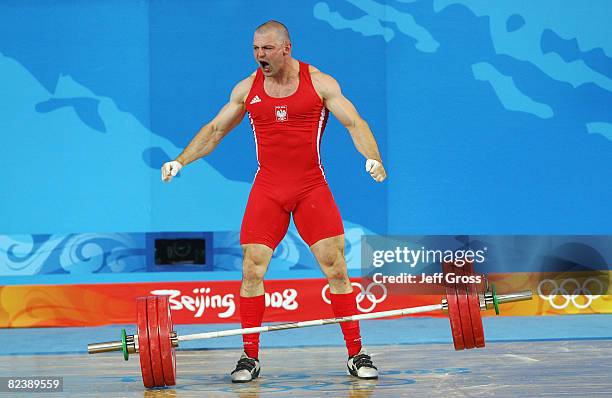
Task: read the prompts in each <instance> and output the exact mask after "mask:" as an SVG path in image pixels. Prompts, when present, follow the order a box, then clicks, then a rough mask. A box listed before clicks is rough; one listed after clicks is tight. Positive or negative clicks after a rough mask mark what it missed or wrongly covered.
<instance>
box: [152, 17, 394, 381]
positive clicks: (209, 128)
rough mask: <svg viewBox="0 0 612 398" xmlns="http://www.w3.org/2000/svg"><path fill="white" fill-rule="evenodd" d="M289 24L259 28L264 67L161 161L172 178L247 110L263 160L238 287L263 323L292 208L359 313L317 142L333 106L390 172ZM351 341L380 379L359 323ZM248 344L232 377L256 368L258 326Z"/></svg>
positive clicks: (258, 53)
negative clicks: (270, 277) (300, 52)
mask: <svg viewBox="0 0 612 398" xmlns="http://www.w3.org/2000/svg"><path fill="white" fill-rule="evenodd" d="M291 49H292V45H291V40H290V38H289V32H288V30H287V28H286V27H285V26H284V25H283V24H282V23H280V22H277V21H268V22H266V23H264V24H262V25H261V26H259V27H258V28H257V29H256V30H255V33H254V36H253V55H254V56H255V60H256V61H257V63H258V64H259V67H258V68H257V70H256V71H255V72H254V73H253V74H251V75H250V76H249V77H247V78H246V79H244V80H242V81H241V82H239V83H238V84H237V85H236V86H235V87H234V89H233V90H232V93H231V95H230V99H229V102H228V103H227V104H226V105H225V106H223V108H222V109H221V110H220V111H219V113H218V114H217V115H216V116H215V118H214V119H213V120H212V121H210V122H209V123H208V124H206V125H205V126H204V127H202V128H201V129H200V131H199V132H198V133H197V134H196V136H195V137H194V138H193V140H192V141H191V142H190V144H189V145H188V146H187V147H186V148H185V150H184V151H183V152H182V153H181V154H180V155H179V156H178V157H177V158H176V160H173V161H170V162H167V163H165V164H164V165H163V166H162V170H161V172H162V180H163V181H170V180H172V178H173V177H174V176H176V175H177V173H178V172H179V170H181V169H182V168H183V167H184V166H186V165H188V164H189V163H191V162H193V161H195V160H197V159H199V158H201V157H203V156H206V155H208V154H209V153H211V151H212V150H213V149H214V148H215V147H216V146H217V145H218V144H219V142H220V141H221V140H222V139H223V137H225V135H227V134H228V133H229V132H230V130H232V129H233V128H234V127H235V126H237V125H238V124H239V123H240V121H241V120H242V119H243V117H244V115H245V114H246V113H248V115H249V121H250V123H251V126H252V129H253V135H254V136H255V145H256V154H257V161H258V164H259V167H258V169H257V173H256V175H255V181H254V183H253V187H252V189H251V192H250V195H249V199H248V202H247V206H246V210H245V214H244V218H243V221H242V227H241V230H240V244H241V245H242V249H243V254H244V259H243V268H242V285H241V288H240V317H241V322H242V327H244V328H248V327H257V326H260V325H261V322H262V319H263V314H264V309H265V300H264V285H263V278H264V275H265V273H266V270H267V268H268V264H269V263H270V259H271V258H272V253H273V252H274V249H275V248H276V246H277V245H278V244H279V243H280V241H281V240H282V239H283V237H284V236H285V234H286V233H287V228H288V226H289V220H290V217H291V216H292V215H293V220H294V223H295V225H296V227H297V229H298V232H299V234H300V236H301V237H302V239H304V241H305V242H306V243H307V244H308V246H309V247H310V250H311V251H312V253H313V254H314V256H315V257H316V259H317V261H318V263H319V265H320V267H321V269H322V271H323V273H324V274H325V276H326V277H327V280H328V282H329V286H330V292H331V306H332V309H333V312H334V315H335V316H336V317H343V316H347V315H353V314H356V313H357V306H356V302H355V295H354V293H353V288H352V286H351V283H350V281H349V278H348V273H347V268H346V262H345V259H344V229H343V225H342V218H341V217H340V213H339V211H338V208H337V206H336V203H335V202H334V198H333V196H332V194H331V192H330V190H329V187H328V185H327V181H326V179H325V172H324V168H323V165H322V163H321V156H320V144H321V138H322V136H323V131H324V129H325V124H326V122H327V117H328V115H329V112H331V113H332V114H333V115H334V116H335V117H336V118H337V119H338V120H339V121H340V122H341V123H342V124H343V125H344V127H346V128H347V130H348V131H349V133H350V135H351V138H352V139H353V143H354V144H355V147H356V148H357V150H358V151H359V152H360V153H361V154H362V155H363V156H364V157H365V159H366V162H365V168H366V171H367V172H369V173H370V175H371V176H372V178H373V179H374V180H375V181H377V182H382V181H384V180H385V178H386V177H387V174H386V172H385V168H384V167H383V164H382V160H381V156H380V153H379V150H378V146H377V144H376V140H375V139H374V136H373V135H372V131H371V130H370V128H369V126H368V124H367V123H366V122H365V121H364V120H363V119H362V118H361V116H360V115H359V114H358V112H357V110H356V109H355V107H354V106H353V104H352V103H351V102H350V101H349V100H348V99H346V98H345V97H344V96H343V94H342V91H341V89H340V86H339V85H338V83H337V82H336V80H335V79H334V78H333V77H331V76H329V75H327V74H325V73H323V72H321V71H319V70H318V69H317V68H315V67H313V66H312V65H308V64H306V63H303V62H301V61H298V60H297V59H294V58H293V57H292V55H291ZM340 326H341V328H342V333H343V335H344V340H345V342H346V348H347V350H348V361H347V370H348V372H349V373H350V374H351V375H353V376H356V377H359V378H362V379H375V378H377V377H378V370H377V369H376V367H375V366H374V364H373V363H372V360H371V358H370V356H369V355H368V354H367V353H366V352H365V351H364V350H363V348H362V344H361V335H360V331H359V323H358V322H354V321H353V322H346V323H342V324H341V325H340ZM243 343H244V352H243V353H242V356H241V357H240V360H239V361H238V364H237V365H236V368H235V369H234V370H233V371H232V372H231V377H232V381H233V382H248V381H251V380H253V379H255V378H257V377H258V376H259V372H260V363H259V334H250V335H244V336H243Z"/></svg>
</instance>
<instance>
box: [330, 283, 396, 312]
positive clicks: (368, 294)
mask: <svg viewBox="0 0 612 398" xmlns="http://www.w3.org/2000/svg"><path fill="white" fill-rule="evenodd" d="M351 285H352V286H353V287H356V288H357V289H359V293H357V296H356V301H357V309H358V310H359V311H360V312H371V311H372V310H374V308H376V305H377V304H380V303H382V302H383V301H385V299H386V298H387V287H386V286H385V285H383V284H382V283H376V282H372V283H370V284H369V285H368V287H367V288H365V289H364V287H363V286H362V285H361V283H359V282H351ZM376 287H379V288H380V293H381V295H380V297H377V295H376V294H374V292H373V291H372V290H373V288H376ZM328 290H329V284H326V285H325V286H323V289H322V290H321V297H322V298H323V301H325V302H326V303H327V304H331V299H330V298H328V297H327V291H328ZM366 298H367V299H368V301H369V302H370V304H369V305H368V306H367V307H365V308H364V307H363V306H362V305H361V303H362V302H363V300H365V299H366Z"/></svg>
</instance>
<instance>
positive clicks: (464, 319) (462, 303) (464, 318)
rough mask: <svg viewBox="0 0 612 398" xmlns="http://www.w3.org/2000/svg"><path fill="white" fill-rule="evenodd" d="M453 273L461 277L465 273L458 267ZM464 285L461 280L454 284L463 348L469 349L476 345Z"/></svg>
mask: <svg viewBox="0 0 612 398" xmlns="http://www.w3.org/2000/svg"><path fill="white" fill-rule="evenodd" d="M455 274H456V275H457V276H458V277H461V276H464V275H465V272H463V270H462V269H460V268H456V269H455ZM466 286H467V285H466V284H465V283H463V282H457V283H456V284H455V290H456V291H457V302H458V304H459V315H460V316H461V328H462V330H463V342H464V343H465V349H466V350H469V349H470V348H474V347H476V343H475V342H474V332H473V331H472V318H471V314H470V305H469V303H468V295H467V289H466Z"/></svg>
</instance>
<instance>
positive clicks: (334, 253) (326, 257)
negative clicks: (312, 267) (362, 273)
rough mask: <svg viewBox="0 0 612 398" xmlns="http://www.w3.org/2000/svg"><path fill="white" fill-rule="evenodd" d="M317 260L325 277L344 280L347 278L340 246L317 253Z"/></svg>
mask: <svg viewBox="0 0 612 398" xmlns="http://www.w3.org/2000/svg"><path fill="white" fill-rule="evenodd" d="M318 260H319V264H320V265H321V269H322V270H323V272H324V273H325V276H326V277H327V279H334V280H344V279H347V278H348V273H347V270H346V262H345V261H344V252H343V250H342V249H341V248H330V249H328V250H325V251H323V252H321V253H319V256H318Z"/></svg>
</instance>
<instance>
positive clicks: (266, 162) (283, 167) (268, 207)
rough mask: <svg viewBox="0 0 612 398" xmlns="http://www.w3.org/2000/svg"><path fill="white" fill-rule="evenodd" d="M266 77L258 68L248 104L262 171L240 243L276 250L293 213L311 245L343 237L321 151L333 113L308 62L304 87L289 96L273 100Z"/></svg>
mask: <svg viewBox="0 0 612 398" xmlns="http://www.w3.org/2000/svg"><path fill="white" fill-rule="evenodd" d="M264 78H265V77H264V75H263V73H262V72H261V69H257V72H256V75H255V80H254V81H253V86H252V87H251V90H250V92H249V95H248V96H247V98H246V101H245V103H246V109H247V111H248V113H249V120H250V122H251V126H252V128H253V135H254V136H255V146H256V151H257V162H258V164H259V168H258V170H257V173H256V175H255V181H254V183H253V187H252V189H251V193H250V195H249V200H248V202H247V206H246V210H245V213H244V218H243V220H242V228H241V230H240V243H241V244H246V243H259V244H264V245H266V246H268V247H270V248H272V249H275V248H276V246H277V245H278V244H279V243H280V241H281V240H282V239H283V237H284V236H285V234H286V233H287V228H288V227H289V218H290V216H291V214H292V213H293V221H294V223H295V226H296V227H297V229H298V232H299V233H300V236H301V237H302V239H304V241H305V242H306V243H307V244H308V246H311V245H313V244H314V243H316V242H317V241H319V240H321V239H324V238H329V237H332V236H337V235H342V234H343V233H344V228H343V226H342V218H341V217H340V213H339V211H338V208H337V206H336V203H335V202H334V198H333V197H332V194H331V192H330V190H329V187H328V186H327V182H326V181H325V173H324V171H323V165H322V164H321V156H320V150H319V148H320V143H321V138H322V136H323V130H324V129H325V124H326V122H327V116H328V114H329V111H328V110H327V109H326V108H325V106H324V105H323V102H322V101H321V98H320V97H319V95H318V94H317V92H316V91H315V89H314V87H313V85H312V80H311V79H310V71H309V69H308V64H305V63H302V62H300V81H299V85H298V88H297V90H296V91H295V93H293V94H291V95H290V96H288V97H283V98H275V97H270V96H268V95H267V94H266V91H265V89H264Z"/></svg>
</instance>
